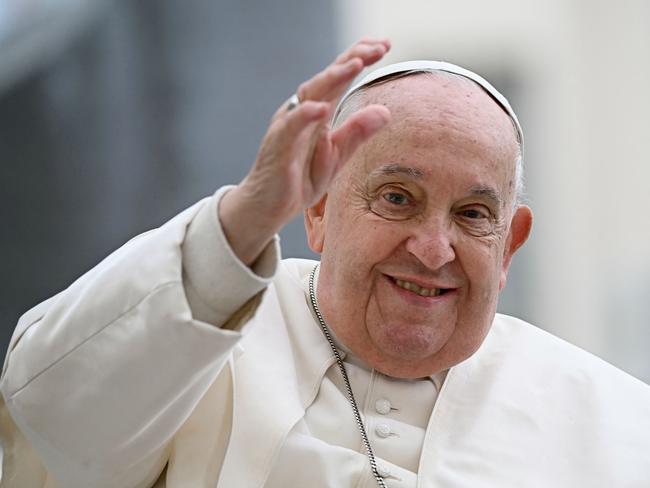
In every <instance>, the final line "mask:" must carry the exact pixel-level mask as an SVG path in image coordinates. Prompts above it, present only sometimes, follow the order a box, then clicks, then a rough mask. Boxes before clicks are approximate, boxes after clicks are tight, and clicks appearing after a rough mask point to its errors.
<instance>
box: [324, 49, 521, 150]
mask: <svg viewBox="0 0 650 488" xmlns="http://www.w3.org/2000/svg"><path fill="white" fill-rule="evenodd" d="M419 73H433V74H435V73H439V74H444V73H448V74H450V75H455V76H457V77H460V78H463V79H465V80H468V81H471V82H473V83H474V84H475V85H477V86H478V87H480V89H481V90H483V91H484V92H485V93H486V94H487V95H488V96H489V97H490V98H491V99H492V100H493V101H494V102H495V103H496V104H497V105H498V106H499V107H500V108H501V109H502V110H503V111H504V112H505V113H506V115H507V116H508V118H509V119H510V121H511V122H512V125H513V128H514V131H515V135H516V139H517V143H518V145H519V154H520V156H523V149H524V148H523V143H524V135H523V131H522V129H521V125H520V124H519V120H518V119H517V115H516V114H515V112H514V110H513V109H512V107H511V106H510V103H509V102H508V100H507V99H506V98H505V97H504V96H503V95H502V94H501V93H500V92H499V91H498V90H497V89H496V88H494V87H493V86H492V85H491V84H490V83H489V82H488V81H487V80H485V79H484V78H483V77H481V76H480V75H478V74H476V73H474V72H473V71H470V70H468V69H465V68H462V67H460V66H457V65H455V64H452V63H447V62H443V61H428V60H418V61H406V62H402V63H395V64H391V65H388V66H384V67H382V68H379V69H376V70H374V71H372V72H371V73H369V74H368V75H366V76H365V77H364V78H363V79H362V80H361V81H360V82H358V83H357V84H355V85H353V86H352V88H350V89H349V90H348V92H347V93H346V94H345V95H344V96H343V97H342V98H341V100H340V101H339V104H338V107H337V109H336V111H335V112H334V117H333V119H332V120H333V125H336V123H337V121H338V119H340V118H341V117H343V118H345V117H346V116H347V115H348V114H345V113H343V112H345V108H346V106H348V105H349V103H348V102H349V100H350V99H351V98H353V97H355V95H357V94H359V93H360V92H362V91H365V90H367V89H368V88H370V87H373V86H378V85H382V84H386V83H389V82H391V81H392V80H397V79H399V78H404V77H408V76H410V75H415V74H419Z"/></svg>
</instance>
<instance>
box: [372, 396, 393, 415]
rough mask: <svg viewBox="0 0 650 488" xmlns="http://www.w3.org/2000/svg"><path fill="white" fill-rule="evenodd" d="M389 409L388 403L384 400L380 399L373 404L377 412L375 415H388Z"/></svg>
mask: <svg viewBox="0 0 650 488" xmlns="http://www.w3.org/2000/svg"><path fill="white" fill-rule="evenodd" d="M390 407H391V405H390V402H389V401H388V400H386V399H385V398H380V399H379V400H377V401H376V402H375V410H377V413H380V414H382V415H386V414H388V413H390Z"/></svg>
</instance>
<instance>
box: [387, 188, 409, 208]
mask: <svg viewBox="0 0 650 488" xmlns="http://www.w3.org/2000/svg"><path fill="white" fill-rule="evenodd" d="M383 197H384V200H386V201H387V202H390V203H392V204H393V205H407V204H408V203H409V199H408V197H407V196H406V195H404V194H403V193H397V192H394V191H391V192H389V193H385V194H384V195H383Z"/></svg>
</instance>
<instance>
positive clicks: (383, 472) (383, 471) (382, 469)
mask: <svg viewBox="0 0 650 488" xmlns="http://www.w3.org/2000/svg"><path fill="white" fill-rule="evenodd" d="M377 472H378V473H379V476H381V477H382V478H386V477H388V476H390V468H389V467H388V466H386V465H385V464H378V465H377Z"/></svg>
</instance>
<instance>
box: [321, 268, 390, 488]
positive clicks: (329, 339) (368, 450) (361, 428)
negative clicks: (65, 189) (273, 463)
mask: <svg viewBox="0 0 650 488" xmlns="http://www.w3.org/2000/svg"><path fill="white" fill-rule="evenodd" d="M317 269H318V265H316V266H314V269H313V270H312V271H311V273H310V274H309V299H310V300H311V306H312V308H313V309H314V313H315V314H316V317H318V323H319V324H320V328H321V330H322V331H323V334H324V335H325V339H327V342H329V345H330V347H331V348H332V352H333V353H334V357H335V358H336V364H337V365H338V367H339V370H340V371H341V376H343V381H344V382H345V389H346V390H347V392H348V400H349V401H350V405H351V406H352V412H353V413H354V420H356V422H357V426H358V427H359V432H361V439H362V440H363V445H364V446H365V448H366V453H367V454H368V459H369V460H370V469H372V474H374V475H375V479H376V480H377V484H378V485H379V486H380V487H381V488H387V487H386V483H385V482H384V478H382V477H381V475H380V474H379V471H377V461H376V460H375V454H374V452H372V447H370V441H369V440H368V434H367V433H366V428H365V427H364V425H363V420H362V419H361V414H360V413H359V407H358V406H357V401H356V400H355V399H354V393H352V387H351V386H350V380H349V379H348V373H347V371H346V370H345V365H344V364H343V360H342V359H341V355H340V354H339V351H338V349H336V346H335V345H334V340H333V339H332V334H330V331H329V329H328V328H327V325H326V324H325V319H323V315H322V314H321V313H320V309H319V308H318V302H317V301H316V292H315V291H314V279H315V276H316V270H317Z"/></svg>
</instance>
